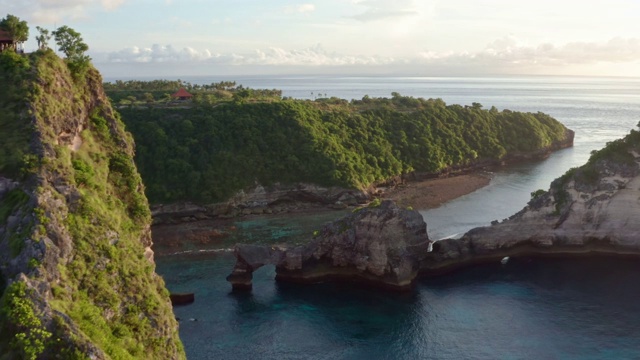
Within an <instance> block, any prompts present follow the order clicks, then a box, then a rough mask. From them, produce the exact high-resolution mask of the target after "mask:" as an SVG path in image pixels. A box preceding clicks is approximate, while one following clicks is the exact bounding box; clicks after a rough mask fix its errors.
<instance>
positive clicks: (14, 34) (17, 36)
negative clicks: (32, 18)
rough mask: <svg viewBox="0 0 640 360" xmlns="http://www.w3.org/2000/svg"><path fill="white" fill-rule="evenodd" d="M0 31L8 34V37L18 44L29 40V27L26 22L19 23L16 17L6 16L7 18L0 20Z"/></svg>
mask: <svg viewBox="0 0 640 360" xmlns="http://www.w3.org/2000/svg"><path fill="white" fill-rule="evenodd" d="M0 29H2V30H4V31H6V32H8V33H9V36H11V38H12V39H13V41H15V42H16V43H18V44H22V43H23V42H25V41H27V39H29V25H27V22H26V21H21V20H20V18H18V17H17V16H13V15H11V14H7V17H5V18H4V19H2V20H0Z"/></svg>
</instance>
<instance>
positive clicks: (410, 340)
mask: <svg viewBox="0 0 640 360" xmlns="http://www.w3.org/2000/svg"><path fill="white" fill-rule="evenodd" d="M107 80H109V79H107ZM183 80H186V81H190V82H192V83H211V82H217V81H222V80H233V81H236V82H237V83H239V84H242V85H243V86H245V87H252V88H269V89H272V88H275V89H281V90H283V95H284V96H291V97H295V98H302V99H313V98H315V97H318V96H321V97H325V96H328V97H331V96H336V97H340V98H346V99H354V98H355V99H360V98H362V97H363V96H364V95H369V96H371V97H389V96H390V94H391V92H399V93H400V94H402V95H411V96H416V97H424V98H441V99H443V100H444V101H445V102H447V103H448V104H453V103H457V104H463V105H470V104H471V103H472V102H479V103H481V104H482V105H483V106H484V107H487V108H489V107H491V106H496V107H497V108H499V109H510V110H518V111H532V112H537V111H542V112H545V113H547V114H550V115H551V116H553V117H555V118H556V119H558V120H559V121H561V122H562V123H564V124H565V125H566V126H567V127H569V128H571V129H573V130H574V131H575V132H576V138H575V146H574V147H573V148H571V149H565V150H561V151H559V152H556V153H554V154H553V155H552V156H551V157H550V158H548V159H546V160H544V161H541V162H535V163H527V164H520V165H517V166H511V167H507V168H503V169H500V170H499V171H496V172H495V173H492V174H491V176H492V181H491V183H490V185H489V186H487V187H485V188H483V189H480V190H478V191H476V192H474V193H472V194H469V195H466V196H463V197H461V198H458V199H456V200H454V201H451V202H449V203H447V204H445V205H443V206H441V207H439V208H437V209H432V210H423V211H421V213H422V215H423V216H424V218H425V221H426V222H427V226H428V232H429V236H430V237H431V238H432V239H441V238H446V237H452V236H459V235H461V234H462V233H464V232H466V231H467V230H469V229H471V228H473V227H476V226H484V225H488V224H489V223H490V222H491V221H492V220H496V219H503V218H506V217H508V216H510V215H512V214H513V213H515V212H517V211H519V210H520V209H521V208H522V207H524V206H525V204H526V202H527V201H528V200H529V198H530V193H531V192H532V191H535V190H537V189H548V187H549V183H550V182H551V181H552V180H553V179H555V178H556V177H558V176H560V175H562V174H563V173H564V172H565V171H566V170H568V169H569V168H571V167H575V166H579V165H582V164H583V163H585V162H586V160H587V159H588V157H589V154H590V152H591V151H592V150H595V149H599V148H602V147H603V146H604V145H605V144H606V142H608V141H612V140H615V139H617V138H620V137H622V136H624V135H625V134H626V133H628V132H629V130H630V129H632V128H635V127H636V125H637V124H638V122H640V79H639V78H587V77H499V78H435V77H429V78H412V77H326V76H324V77H320V76H318V77H312V76H309V77H275V76H264V77H235V78H233V79H225V78H217V77H215V78H214V77H210V78H208V77H199V78H183ZM328 220H330V219H329V218H327V215H326V214H324V215H321V216H320V215H305V216H299V217H296V218H294V217H285V216H283V217H272V218H268V219H266V218H262V219H261V218H258V219H256V218H253V219H247V220H244V219H239V220H238V221H237V222H236V223H235V224H234V225H235V227H236V229H238V232H237V234H236V235H235V237H234V241H242V242H248V243H263V244H270V243H283V242H284V243H286V242H295V241H300V239H304V238H306V237H307V236H309V234H311V233H312V232H313V230H315V229H317V228H319V227H320V226H321V224H322V223H324V222H326V221H328ZM230 246H231V244H229V242H228V241H225V242H221V243H220V244H219V245H217V247H216V246H215V245H214V246H213V248H211V245H210V244H209V245H207V250H206V251H198V248H197V246H195V248H194V250H195V251H191V252H188V253H181V254H174V255H165V256H158V257H157V258H156V262H157V271H158V273H159V274H161V275H162V276H163V277H164V279H165V281H166V283H167V287H168V288H169V289H170V290H171V291H173V292H195V294H196V301H195V303H193V304H191V305H187V306H181V307H176V308H175V309H174V311H175V314H176V316H177V317H179V318H180V336H181V338H182V341H183V343H184V345H185V349H186V352H187V356H188V358H189V359H640V300H639V299H640V286H638V282H639V281H640V260H631V259H629V260H620V259H594V258H584V259H576V260H558V259H556V260H535V261H528V260H526V259H518V260H515V261H511V262H509V264H507V265H506V266H501V265H499V264H495V265H494V266H484V267H479V268H471V269H466V270H462V271H458V272H456V273H453V274H450V275H447V276H443V277H440V278H437V279H421V280H420V281H419V282H418V285H417V287H416V289H415V291H413V292H411V293H406V294H396V293H388V292H381V291H375V290H369V289H366V288H364V287H359V286H354V285H345V284H331V283H323V284H317V285H305V286H292V285H287V284H277V283H275V281H274V279H273V278H274V275H275V273H274V269H273V267H270V268H268V267H267V268H262V269H260V270H258V271H257V272H256V273H255V274H254V287H253V291H252V292H251V293H245V294H236V293H231V287H230V285H229V284H228V283H227V282H226V280H225V277H226V275H227V274H228V273H229V272H230V271H231V269H232V267H233V264H234V258H233V254H232V253H230V252H228V251H225V250H224V249H228V248H229V247H230Z"/></svg>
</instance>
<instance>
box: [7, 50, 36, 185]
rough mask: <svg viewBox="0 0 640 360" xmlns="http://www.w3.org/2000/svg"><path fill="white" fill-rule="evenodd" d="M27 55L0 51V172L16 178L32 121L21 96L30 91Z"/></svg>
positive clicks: (29, 134) (27, 146)
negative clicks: (0, 131)
mask: <svg viewBox="0 0 640 360" xmlns="http://www.w3.org/2000/svg"><path fill="white" fill-rule="evenodd" d="M30 68H31V65H30V63H29V59H27V58H25V57H23V56H20V55H18V54H16V53H15V52H13V51H4V52H1V53H0V84H2V86H0V129H2V141H0V176H6V177H10V178H14V179H17V178H18V177H19V174H20V169H21V167H22V162H23V157H24V156H25V154H27V152H28V148H29V140H30V138H31V134H32V131H33V130H32V125H31V123H30V121H29V117H28V111H27V103H26V102H25V101H24V99H25V98H26V97H27V96H28V94H29V93H30V92H31V91H32V87H31V80H32V76H33V74H31V73H30V71H29V70H30Z"/></svg>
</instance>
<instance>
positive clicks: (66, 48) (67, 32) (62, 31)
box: [53, 25, 91, 73]
mask: <svg viewBox="0 0 640 360" xmlns="http://www.w3.org/2000/svg"><path fill="white" fill-rule="evenodd" d="M53 36H54V37H55V39H56V44H58V48H59V49H60V51H62V52H63V53H64V54H65V55H66V56H67V65H68V66H69V69H71V70H72V71H73V72H74V73H81V72H82V71H84V70H86V69H87V67H88V66H89V61H91V58H90V57H89V56H88V55H85V54H84V52H85V51H87V50H89V45H87V44H86V43H85V42H84V41H83V40H82V36H81V35H80V33H79V32H77V31H75V30H73V29H72V28H70V27H68V26H66V25H64V26H61V27H59V28H58V29H56V30H55V31H54V32H53Z"/></svg>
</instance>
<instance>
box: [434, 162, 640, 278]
mask: <svg viewBox="0 0 640 360" xmlns="http://www.w3.org/2000/svg"><path fill="white" fill-rule="evenodd" d="M631 155H632V156H633V158H635V160H634V161H632V162H630V163H625V164H619V163H616V162H613V161H608V160H604V161H599V162H596V163H594V164H591V165H588V167H583V168H579V169H577V170H575V171H573V173H571V172H570V173H569V174H568V175H566V176H564V177H562V178H559V179H557V180H556V181H554V182H553V183H552V185H551V190H550V191H549V192H547V193H545V194H543V195H541V196H540V197H538V198H536V199H534V200H532V201H531V202H529V204H528V205H527V206H526V207H525V208H524V209H523V210H522V211H520V212H519V213H517V214H515V215H514V216H512V217H511V218H510V219H508V220H506V221H503V222H501V223H495V224H494V225H492V226H489V227H481V228H476V229H472V230H471V231H469V232H468V233H467V234H465V235H464V236H463V237H462V238H461V239H459V240H453V239H450V240H442V241H438V242H436V243H434V245H433V252H432V253H431V254H429V256H428V258H427V259H426V260H425V261H424V262H423V264H422V271H423V272H426V273H430V272H437V271H439V270H442V269H445V268H448V267H455V266H461V265H463V264H465V263H469V262H472V263H473V262H483V261H494V260H497V259H500V258H502V257H504V256H517V255H527V256H529V255H532V256H535V255H547V254H554V255H558V254H562V255H571V254H583V253H602V254H640V220H639V219H640V165H639V164H640V156H639V155H638V154H637V153H635V152H631Z"/></svg>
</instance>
